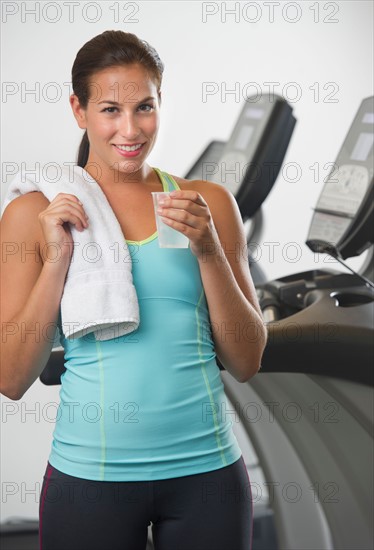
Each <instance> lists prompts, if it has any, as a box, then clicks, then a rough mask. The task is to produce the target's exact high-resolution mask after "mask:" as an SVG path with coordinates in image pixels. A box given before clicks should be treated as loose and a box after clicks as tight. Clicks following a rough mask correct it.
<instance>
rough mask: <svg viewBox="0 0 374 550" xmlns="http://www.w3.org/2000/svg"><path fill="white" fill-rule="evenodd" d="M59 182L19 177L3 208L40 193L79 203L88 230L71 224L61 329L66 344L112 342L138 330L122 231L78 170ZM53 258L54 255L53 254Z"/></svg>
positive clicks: (68, 170)
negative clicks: (61, 195)
mask: <svg viewBox="0 0 374 550" xmlns="http://www.w3.org/2000/svg"><path fill="white" fill-rule="evenodd" d="M61 173H62V175H61V177H60V178H59V179H58V181H43V178H42V177H39V181H38V177H37V176H35V175H32V176H30V175H27V174H26V173H23V172H22V171H20V172H18V174H17V175H16V176H15V179H14V180H12V182H11V183H10V186H9V188H8V191H7V194H6V196H5V200H4V204H3V206H2V212H1V215H2V214H3V212H4V210H5V208H6V206H7V205H8V204H9V203H10V202H11V201H12V200H13V199H15V198H16V197H19V196H20V195H24V194H25V193H30V192H32V191H40V192H42V193H43V195H44V196H45V197H46V198H47V199H48V200H49V201H50V202H52V200H53V199H54V198H55V197H56V195H58V193H70V194H73V195H75V196H76V197H78V199H79V200H80V201H81V202H82V203H83V208H84V210H85V212H86V214H87V216H88V217H89V225H88V227H87V228H85V229H84V230H83V231H78V230H77V229H76V228H75V226H74V225H73V224H69V227H70V230H71V235H72V238H73V241H74V243H73V244H74V251H73V254H72V258H71V264H70V267H69V270H68V272H67V276H66V280H65V286H64V291H63V295H62V298H61V324H62V330H63V333H64V335H65V337H66V338H70V339H73V338H80V337H82V336H85V335H87V334H89V333H91V332H94V334H95V338H96V340H110V339H111V338H117V337H120V336H122V335H125V334H128V333H130V332H132V331H134V330H136V329H137V328H138V326H139V322H140V319H139V304H138V298H137V294H136V289H135V286H134V284H133V279H132V260H131V256H130V253H129V250H128V246H127V243H126V240H125V237H124V235H123V232H122V229H121V226H120V224H119V222H118V220H117V218H116V216H115V214H114V212H113V209H112V208H111V206H110V204H109V202H108V200H107V198H106V196H105V194H104V192H103V191H102V189H101V187H100V186H99V184H98V183H97V181H96V180H95V179H93V178H92V177H91V176H90V174H89V173H88V172H86V170H84V169H83V168H80V167H79V166H74V167H72V166H70V167H66V166H65V167H64V168H61ZM50 254H51V252H50Z"/></svg>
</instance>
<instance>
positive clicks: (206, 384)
mask: <svg viewBox="0 0 374 550" xmlns="http://www.w3.org/2000/svg"><path fill="white" fill-rule="evenodd" d="M162 73H163V64H162V62H161V60H160V58H159V56H158V55H157V53H156V51H155V50H154V49H153V48H152V47H151V46H150V45H149V44H148V43H146V42H145V41H142V40H140V39H139V38H137V37H136V36H135V35H133V34H130V33H124V32H122V31H107V32H104V33H102V34H101V35H99V36H96V37H95V38H93V39H92V40H90V41H89V42H87V44H85V45H84V46H83V47H82V48H81V50H80V51H79V52H78V54H77V57H76V59H75V62H74V65H73V69H72V84H73V91H74V93H73V94H72V95H71V98H70V103H71V107H72V110H73V113H74V116H75V118H76V120H77V123H78V125H79V127H80V128H82V129H84V130H85V133H84V137H83V140H82V143H81V146H80V149H79V155H78V163H77V164H78V166H80V167H81V168H82V170H83V171H85V172H87V173H88V174H89V175H90V176H91V177H93V178H94V179H96V181H97V182H98V184H99V185H100V187H101V188H102V190H103V192H104V193H105V195H106V197H107V199H108V202H109V204H110V206H111V207H112V209H113V212H114V213H115V215H116V217H117V219H118V221H119V224H120V226H121V229H122V230H123V234H124V238H125V237H126V241H127V244H128V245H129V248H130V250H131V256H132V262H133V263H132V274H133V280H134V284H135V287H136V290H137V295H138V300H139V308H140V319H141V323H140V326H139V328H138V329H137V330H136V331H134V332H133V333H131V334H130V335H129V336H128V337H126V338H113V339H110V340H107V341H102V342H98V341H96V342H95V341H94V340H92V338H91V339H87V338H84V337H82V338H76V339H75V340H74V339H73V340H70V339H69V340H67V339H65V338H64V336H63V335H62V331H61V340H60V341H61V345H62V346H63V347H64V349H65V361H66V363H65V366H66V369H67V370H66V372H65V374H64V375H63V377H62V380H61V383H62V385H61V392H60V398H61V403H60V412H61V414H60V415H58V417H57V420H56V427H55V431H54V438H53V443H52V449H51V454H50V457H49V461H48V464H47V468H46V472H45V475H44V482H43V486H42V490H41V495H40V506H39V512H40V545H41V549H42V550H57V549H64V550H66V549H68V548H69V549H70V548H71V549H74V550H83V549H87V550H95V549H97V550H103V549H104V548H105V549H110V550H116V549H118V550H120V549H121V550H124V549H129V550H144V549H145V546H146V540H147V531H148V525H150V524H151V523H152V533H153V540H154V546H155V549H156V550H175V549H176V548H178V549H179V550H199V549H201V550H219V549H222V550H227V549H231V550H249V549H250V547H251V538H252V521H253V518H252V512H253V510H252V502H251V491H250V483H249V479H248V475H247V470H246V466H245V463H244V460H243V457H242V454H241V450H240V448H239V446H238V443H237V441H236V438H235V436H234V434H233V432H232V429H231V421H230V418H231V417H230V412H229V411H228V407H227V401H226V398H225V394H224V389H223V384H222V381H221V378H220V373H219V368H218V366H217V362H216V356H218V357H219V359H220V361H221V363H222V364H223V365H224V367H225V368H226V369H227V370H228V372H229V373H230V374H231V375H232V376H234V378H235V379H236V380H238V381H239V382H245V381H247V380H248V379H249V378H250V377H252V376H253V375H255V374H256V372H257V371H258V370H259V368H260V361H261V356H262V353H263V350H264V346H265V343H266V330H265V327H264V324H263V320H262V315H261V310H260V308H259V305H258V301H257V297H256V293H255V289H254V286H253V282H252V279H251V276H250V272H249V268H248V261H247V253H246V240H245V235H244V232H243V226H242V221H241V217H240V213H239V209H238V207H237V205H236V202H235V200H234V198H233V197H232V195H231V193H230V192H228V191H227V190H226V189H225V188H224V187H223V186H221V185H216V184H213V183H210V182H207V181H188V180H185V179H182V178H179V177H176V176H171V175H170V174H167V173H166V172H162V171H161V170H158V169H156V168H152V167H151V166H149V165H148V164H147V162H146V159H147V157H148V155H149V154H150V152H151V151H152V148H153V146H154V144H155V141H156V137H157V132H158V128H159V120H160V103H161V81H162ZM173 189H174V190H175V193H173V196H172V197H170V198H169V199H168V200H166V201H165V203H164V205H163V206H162V212H161V214H162V217H163V221H164V223H166V224H168V225H170V226H171V227H173V228H174V229H176V230H177V231H180V232H182V233H184V235H186V236H187V238H188V239H189V248H187V249H168V250H165V249H160V248H159V246H158V242H157V232H156V229H155V216H154V210H153V203H152V196H151V192H152V191H162V190H164V191H172V190H173ZM68 223H71V224H73V225H74V226H75V227H76V228H77V229H79V230H81V231H84V230H85V228H86V227H88V224H89V223H91V221H90V220H87V219H86V215H85V205H84V204H81V203H80V201H79V200H78V197H76V196H75V195H70V194H64V193H60V194H59V195H58V196H56V198H55V199H54V200H53V201H51V202H50V203H49V201H48V200H46V198H45V197H44V195H43V194H42V193H39V192H33V193H28V194H26V195H23V196H22V197H19V198H17V199H15V200H13V201H12V203H11V204H10V205H9V206H8V207H7V208H6V210H5V212H4V215H3V219H2V225H3V231H2V233H3V235H2V238H3V240H4V241H6V240H7V239H9V240H11V241H12V242H15V241H16V242H24V241H26V243H27V244H28V246H27V249H29V246H32V245H34V246H35V245H37V246H38V254H39V257H40V261H39V262H35V261H31V260H28V258H27V257H26V266H25V258H23V261H22V262H21V260H20V259H19V258H18V257H17V255H13V256H12V257H11V258H10V261H8V262H7V263H5V264H4V266H3V267H4V269H3V270H2V271H3V273H2V277H3V280H2V282H3V284H2V288H5V287H7V292H8V298H7V299H6V300H4V301H3V303H4V305H3V306H2V314H3V319H4V320H6V321H12V322H15V323H17V322H19V323H21V322H23V323H26V326H29V325H30V326H32V324H33V323H36V322H38V323H40V325H41V326H45V324H48V323H53V322H56V321H57V319H58V318H59V306H60V301H61V295H62V292H63V288H64V280H65V276H66V273H67V270H68V268H69V264H70V261H71V251H72V249H73V247H66V246H62V244H63V243H65V244H66V242H67V241H68V242H70V243H72V238H71V233H70V231H69V227H68ZM49 242H53V243H58V244H59V243H60V244H61V250H64V251H66V252H65V253H64V254H62V257H61V258H60V260H59V261H58V262H54V263H51V262H48V261H44V260H45V259H44V260H43V255H42V254H41V251H42V250H44V249H45V248H44V246H45V244H46V243H49ZM238 251H239V253H238ZM25 267H26V269H25ZM9 296H10V297H9ZM82 307H84V303H82ZM59 320H60V319H59ZM50 352H51V342H46V341H45V340H43V339H42V340H39V341H32V340H31V339H30V338H29V339H28V340H27V341H25V340H23V341H22V340H21V337H20V336H17V335H14V336H13V338H11V339H8V341H7V343H6V345H5V346H3V354H4V359H5V361H4V364H5V365H6V371H5V372H4V370H3V376H2V391H3V390H4V391H3V393H4V394H5V395H7V396H8V397H10V398H11V399H20V398H21V397H22V395H23V394H24V393H25V391H27V389H28V388H29V387H30V386H31V384H32V383H33V382H34V381H35V379H36V378H37V377H38V376H39V375H40V373H41V372H42V371H43V369H44V366H45V365H46V362H47V360H48V358H49V355H50ZM15 358H17V360H16V359H15ZM97 403H99V404H100V414H99V416H98V418H93V417H92V415H91V416H90V412H89V411H90V406H92V405H94V404H97ZM227 412H228V413H229V416H227V414H226V413H227ZM231 414H232V413H231Z"/></svg>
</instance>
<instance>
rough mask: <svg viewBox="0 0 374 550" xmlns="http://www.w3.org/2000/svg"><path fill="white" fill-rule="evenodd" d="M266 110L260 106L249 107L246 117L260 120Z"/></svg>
mask: <svg viewBox="0 0 374 550" xmlns="http://www.w3.org/2000/svg"><path fill="white" fill-rule="evenodd" d="M264 112H265V109H260V107H248V109H246V111H245V117H246V118H252V119H254V120H260V119H261V118H262V116H263V114H264Z"/></svg>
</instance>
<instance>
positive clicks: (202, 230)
mask: <svg viewBox="0 0 374 550" xmlns="http://www.w3.org/2000/svg"><path fill="white" fill-rule="evenodd" d="M161 209H162V211H161V212H160V211H159V212H158V213H159V215H160V216H162V221H163V223H165V224H166V225H169V226H170V227H172V228H173V229H176V230H177V231H180V232H181V233H183V234H184V235H186V237H187V238H188V239H189V241H190V249H191V252H192V253H193V254H194V255H195V256H196V257H197V258H198V259H202V258H204V257H206V256H207V255H209V254H212V252H213V251H215V248H216V246H219V244H220V242H219V238H218V234H217V231H216V228H215V226H214V223H213V218H212V215H211V213H210V210H209V207H208V205H207V203H206V202H205V200H204V199H203V197H202V196H201V195H200V193H198V192H197V191H191V190H184V191H182V190H180V191H179V190H177V191H173V192H172V193H171V194H170V198H169V197H166V199H165V201H164V203H163V204H162V205H161Z"/></svg>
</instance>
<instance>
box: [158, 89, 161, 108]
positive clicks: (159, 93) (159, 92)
mask: <svg viewBox="0 0 374 550" xmlns="http://www.w3.org/2000/svg"><path fill="white" fill-rule="evenodd" d="M158 104H159V105H160V107H161V90H159V91H158Z"/></svg>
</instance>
